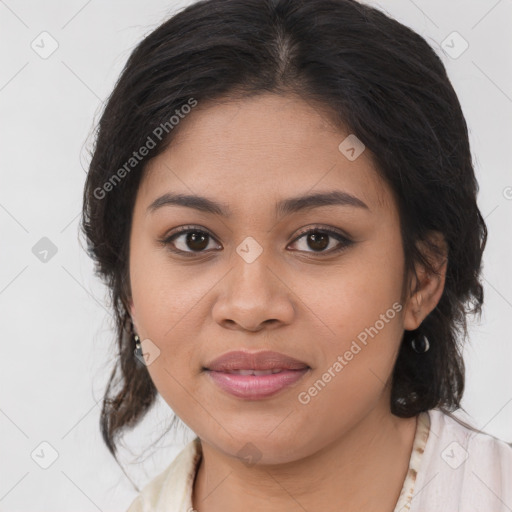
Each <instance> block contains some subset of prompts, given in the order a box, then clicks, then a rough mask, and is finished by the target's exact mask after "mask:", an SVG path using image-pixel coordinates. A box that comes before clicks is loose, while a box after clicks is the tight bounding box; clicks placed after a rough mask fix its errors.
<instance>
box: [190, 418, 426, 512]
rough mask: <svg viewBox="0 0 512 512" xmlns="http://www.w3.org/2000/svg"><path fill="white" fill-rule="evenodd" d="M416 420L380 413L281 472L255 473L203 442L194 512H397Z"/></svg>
mask: <svg viewBox="0 0 512 512" xmlns="http://www.w3.org/2000/svg"><path fill="white" fill-rule="evenodd" d="M416 421H417V417H413V418H398V417H396V416H394V415H392V414H391V412H390V411H385V410H380V409H374V410H373V411H372V412H371V413H370V414H368V415H367V416H366V417H365V418H364V419H363V420H362V421H361V422H359V423H358V424H357V425H355V426H354V427H353V428H352V429H351V430H350V431H349V432H346V433H344V434H343V436H341V437H340V438H337V439H336V440H335V441H334V442H332V443H330V444H328V445H326V446H324V447H323V448H322V449H321V450H320V451H318V452H316V453H314V454H312V455H310V456H309V457H306V458H304V459H300V460H295V461H292V462H288V463H286V464H278V465H277V464H275V465H259V464H256V465H254V466H250V467H247V466H245V465H244V464H241V463H240V460H239V459H237V458H233V457H229V456H227V455H226V454H224V453H222V452H220V451H219V450H217V449H215V447H213V446H211V445H209V444H206V443H204V442H203V443H202V448H203V457H202V460H201V463H200V465H199V468H198V471H197V475H196V479H195V482H194V489H193V496H192V504H193V508H194V510H197V511H200V512H220V511H222V512H234V511H235V510H236V511H239V510H241V509H246V510H247V509H248V510H265V511H268V512H284V511H289V510H291V509H294V508H296V509H297V510H301V509H302V510H322V511H324V512H330V511H333V512H334V511H339V510H343V511H345V512H350V511H356V510H357V511H361V510H379V511H389V512H392V511H393V510H394V508H395V505H396V502H397V500H398V498H399V496H400V491H401V489H402V486H403V482H404V479H405V476H406V474H407V470H408V467H409V460H410V456H411V451H412V445H413V441H414V435H415V432H416Z"/></svg>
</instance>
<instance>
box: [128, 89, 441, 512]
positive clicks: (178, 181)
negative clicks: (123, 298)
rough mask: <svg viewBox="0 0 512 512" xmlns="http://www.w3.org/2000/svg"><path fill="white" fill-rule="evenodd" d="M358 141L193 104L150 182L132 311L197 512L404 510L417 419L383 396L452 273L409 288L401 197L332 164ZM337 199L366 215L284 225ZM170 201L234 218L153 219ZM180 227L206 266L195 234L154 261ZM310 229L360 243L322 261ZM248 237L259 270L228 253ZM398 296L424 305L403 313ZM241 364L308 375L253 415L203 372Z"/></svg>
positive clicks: (230, 106)
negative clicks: (344, 144) (194, 443)
mask: <svg viewBox="0 0 512 512" xmlns="http://www.w3.org/2000/svg"><path fill="white" fill-rule="evenodd" d="M348 134H349V131H347V130H342V129H340V127H338V126H335V125H334V124H332V123H331V122H330V121H329V116H328V115H327V114H326V113H325V112H324V111H322V109H321V108H319V107H318V106H317V105H313V104H312V103H309V102H306V101H304V100H302V99H300V98H298V97H295V96H292V95H286V96H285V95H281V96H280V95H275V94H270V93H265V94H263V95H260V96H257V97H253V98H249V99H243V100H236V101H235V100H231V101H229V100H227V101H223V102H219V101H218V102H215V103H208V104H204V105H201V104H200V105H199V106H198V107H196V109H194V110H193V112H192V113H191V114H189V115H188V116H187V117H186V118H185V119H184V120H182V121H181V123H180V126H179V131H178V132H177V134H176V135H177V136H176V138H175V139H174V140H173V142H172V144H171V145H170V146H169V147H168V148H167V150H166V151H165V152H163V153H161V154H160V155H159V156H158V157H156V158H154V159H153V160H151V161H150V162H149V164H148V165H147V168H146V174H145V176H144V178H143V180H142V182H141V185H140V188H139V191H138V194H137V198H136V203H135V207H134V212H133V223H132V231H131V236H130V283H131V302H130V307H131V313H132V319H133V322H134V325H135V328H136V331H137V333H138V334H139V336H140V338H141V340H146V339H149V340H151V342H152V343H154V345H156V346H157V347H158V349H159V350H160V354H159V356H158V357H157V358H156V359H155V360H154V361H153V362H152V363H151V364H150V365H149V366H148V371H149V373H150V375H151V378H152V379H153V381H154V383H155V385H156V387H157V389H158V391H159V392H160V394H161V395H162V397H163V398H164V399H165V400H166V402H167V403H168V404H169V406H170V407H171V408H172V410H173V411H174V412H175V413H176V414H177V415H178V416H179V417H180V418H181V419H182V420H183V421H184V422H185V423H186V424H187V425H188V426H189V427H190V428H191V429H192V430H193V431H194V432H195V433H196V434H197V435H198V436H199V438H200V439H201V443H202V448H203V458H202V460H201V463H200V466H199V469H198V473H197V476H196V479H195V483H194V492H193V506H194V508H195V509H196V510H198V511H200V512H211V511H224V512H231V511H235V510H240V509H244V510H267V511H271V512H277V511H292V510H297V511H299V510H304V509H305V510H308V511H313V510H324V511H335V510H336V511H338V510H340V509H341V508H342V509H343V510H344V511H356V510H358V511H360V510H379V511H392V510H393V509H394V507H395V504H396V501H397V499H398V497H399V494H400V490H401V488H402V484H403V481H404V478H405V476H406V472H407V469H408V464H409V458H410V454H411V450H412V443H413V438H414V434H415V429H416V421H417V418H416V417H414V418H407V419H403V418H398V417H396V416H394V415H392V414H391V412H390V406H389V401H390V378H391V374H392V370H393V366H394V362H395V360H396V356H397V353H398V349H399V345H400V341H401V338H402V335H403V332H404V330H405V329H415V328H417V327H418V326H419V325H420V324H421V322H422V320H423V319H424V318H425V317H426V316H427V314H428V313H429V312H430V311H432V309H433V308H434V307H435V305H436V304H437V302H438V301H439V299H440V297H441V294H442V291H443V287H444V276H445V270H446V266H445V263H446V262H445V263H444V265H443V264H442V262H440V264H439V271H440V273H439V275H429V274H428V273H427V272H425V271H424V269H422V268H421V267H417V268H416V271H417V277H418V279H417V280H416V278H414V277H412V276H409V277H410V282H409V281H408V282H407V283H404V280H403V279H404V256H403V249H402V240H401V235H400V225H399V216H398V210H397V207H396V204H395V201H394V198H393V195H392V193H391V190H390V189H389V188H388V186H387V185H386V184H385V183H384V182H383V181H382V179H381V178H380V177H379V175H378V173H377V172H376V169H375V167H374V164H373V160H372V156H371V153H370V151H369V150H368V149H366V150H365V151H364V152H363V153H362V154H361V155H360V156H359V157H358V158H357V159H356V160H354V161H350V160H349V159H347V158H346V157H345V155H344V154H342V153H341V152H340V150H339V149H338V146H339V144H340V143H341V141H343V140H344V139H345V137H346V136H347V135H348ZM332 190H342V191H345V192H348V193H350V194H352V195H354V196H356V197H357V198H359V199H360V200H361V201H363V202H364V203H365V204H366V205H367V206H368V209H364V208H357V207H354V206H346V205H345V206H338V205H335V206H332V205H331V206H323V207H320V208H314V209H311V210H304V211H301V212H297V213H293V214H291V215H288V216H285V217H282V218H277V217H276V216H275V214H274V205H275V203H276V202H277V201H279V200H281V199H284V198H288V197H294V196H298V195H301V194H306V193H312V192H319V191H327V192H328V191H332ZM165 192H175V193H184V194H199V195H204V196H207V197H208V198H210V199H212V200H215V201H218V202H222V203H224V204H225V205H226V206H228V207H229V208H230V209H231V211H232V215H231V217H229V218H228V217H226V218H224V217H221V216H220V215H214V214H211V213H205V212H200V211H198V210H195V209H192V208H188V207H184V206H176V205H173V206H163V207H161V208H159V209H157V210H155V211H154V212H152V213H148V212H147V208H148V206H149V205H150V204H151V203H152V202H153V201H154V200H155V199H156V198H157V197H159V196H161V195H162V194H164V193H165ZM188 225H192V226H197V229H198V228H201V230H202V231H206V232H208V233H209V234H211V236H212V238H209V239H208V240H207V242H206V243H205V244H204V246H203V247H205V249H204V250H203V253H197V252H196V253H194V252H193V248H194V246H193V245H192V246H190V244H189V245H187V244H186V240H187V239H186V234H185V235H181V236H180V237H178V239H175V240H174V246H172V244H171V243H170V245H169V246H167V247H166V246H164V245H162V244H161V243H159V239H162V238H165V237H166V236H167V235H170V234H172V232H173V230H174V229H175V228H177V227H180V226H188ZM313 227H317V228H318V229H321V228H331V229H334V230H339V231H341V232H343V233H344V234H345V235H346V236H348V237H349V238H350V240H352V241H353V243H352V244H351V245H348V246H346V247H345V248H344V249H343V250H342V251H340V252H337V253H336V252H332V251H333V250H334V249H335V248H336V247H340V242H338V241H337V240H336V238H334V237H332V236H330V237H329V238H328V239H327V240H328V242H329V246H328V247H327V248H325V249H323V250H320V251H318V250H315V247H317V246H315V245H314V244H312V243H311V242H309V243H308V235H305V236H302V238H301V239H299V240H296V238H297V237H298V236H299V234H300V230H301V228H307V229H309V228H313ZM197 229H196V231H197ZM249 236H250V237H252V238H254V239H255V240H256V241H257V242H258V244H259V245H260V246H261V248H262V249H263V252H262V253H261V254H260V255H259V256H258V258H257V259H256V260H255V261H253V262H252V263H247V262H246V261H245V260H244V259H243V258H242V257H241V256H240V255H239V254H238V253H237V252H236V248H237V247H238V246H239V245H240V244H241V243H242V242H243V241H244V240H245V238H246V237H249ZM435 236H437V235H436V234H433V237H435ZM169 247H174V248H179V249H181V250H183V251H188V252H189V253H190V254H193V256H192V257H189V258H187V257H186V256H180V255H177V254H174V253H172V252H171V251H170V249H169ZM404 284H406V287H409V288H410V289H411V290H412V289H413V288H414V287H415V286H416V285H417V289H416V291H415V293H411V294H410V296H408V299H407V300H405V301H402V300H401V299H402V291H403V289H404V288H403V287H404ZM395 303H398V304H401V305H402V309H401V311H400V312H399V313H397V314H396V315H395V316H394V318H393V319H392V320H389V321H388V322H387V323H386V324H385V327H384V328H382V329H380V330H379V332H378V334H377V335H375V336H374V337H373V338H369V339H368V343H367V345H366V346H364V347H363V348H362V350H361V351H360V352H358V353H357V355H355V356H354V357H353V359H352V360H351V361H349V362H348V363H347V364H346V366H344V368H343V370H342V371H341V372H339V373H337V374H336V376H335V377H334V378H332V379H331V380H330V382H329V383H328V384H327V385H326V386H325V387H324V388H323V389H322V390H321V391H320V392H319V393H318V394H317V395H316V396H314V397H313V398H311V400H310V402H309V403H307V404H303V403H301V402H300V401H299V400H298V398H297V397H298V394H299V393H300V392H301V391H307V390H308V388H310V387H311V386H312V385H313V383H315V381H317V380H318V379H319V378H321V377H322V374H324V373H325V372H326V371H327V370H328V368H329V367H332V365H333V363H334V362H335V361H336V360H337V357H338V356H339V355H343V354H344V353H345V352H346V351H347V350H348V349H349V348H350V346H351V343H352V341H353V340H355V339H356V338H357V336H358V334H360V333H361V332H363V331H364V330H365V328H368V327H370V326H374V325H375V323H376V321H377V320H379V318H381V317H380V315H382V314H385V313H386V311H388V310H389V309H390V308H392V305H393V304H395ZM146 343H147V342H146ZM237 349H247V350H263V349H268V350H275V351H278V352H281V353H284V354H286V355H290V356H292V357H295V358H296V359H299V360H301V361H304V362H306V363H307V364H308V365H309V366H310V367H311V370H310V371H309V372H308V374H306V375H305V376H304V377H303V378H302V379H301V380H300V381H299V382H298V383H297V384H296V385H294V386H292V387H289V388H286V389H285V390H282V391H280V392H279V393H278V394H277V395H274V396H273V397H270V398H266V399H264V400H257V401H254V400H243V399H240V398H236V397H233V396H231V395H228V394H226V393H225V392H223V391H221V390H220V389H219V388H218V387H217V386H216V385H215V384H214V383H212V382H211V380H210V379H209V377H208V375H206V374H205V373H204V372H202V367H203V366H204V365H205V364H206V363H207V362H208V361H211V360H212V359H214V358H215V357H217V356H219V355H221V354H224V353H226V352H228V351H231V350H237ZM248 442H250V443H252V444H253V445H254V446H255V447H256V449H257V452H258V455H259V456H260V457H261V458H260V459H259V460H258V461H257V462H256V463H255V464H252V465H251V464H245V463H244V462H243V461H242V460H241V458H240V456H238V455H237V453H238V452H239V450H240V449H241V448H242V447H244V445H246V443H248ZM340 507H341V508H340Z"/></svg>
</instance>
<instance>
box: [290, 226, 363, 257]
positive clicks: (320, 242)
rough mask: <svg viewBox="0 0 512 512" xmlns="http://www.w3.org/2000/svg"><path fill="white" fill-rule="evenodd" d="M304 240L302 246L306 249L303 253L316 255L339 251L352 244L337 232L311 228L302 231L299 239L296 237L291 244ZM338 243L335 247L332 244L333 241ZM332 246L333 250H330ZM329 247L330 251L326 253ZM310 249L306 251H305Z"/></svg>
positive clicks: (334, 244)
mask: <svg viewBox="0 0 512 512" xmlns="http://www.w3.org/2000/svg"><path fill="white" fill-rule="evenodd" d="M301 239H304V242H305V243H304V244H303V245H305V246H306V247H305V248H304V249H300V250H304V252H313V253H315V252H318V253H323V252H327V253H331V252H338V251H341V250H343V249H345V248H347V247H348V246H350V245H351V244H352V243H353V242H352V240H349V239H348V238H347V237H346V236H344V235H342V234H341V233H338V232H337V231H333V230H331V229H321V228H313V229H309V230H307V231H303V232H302V233H301V234H300V236H299V237H297V238H296V239H295V240H294V242H293V243H297V242H298V241H299V240H301ZM332 239H334V240H336V241H337V242H338V246H337V247H336V243H332V242H333V240H332ZM332 246H334V249H333V248H332ZM329 247H330V250H328V251H326V249H327V248H329ZM308 248H309V249H311V251H308V250H307V249H308Z"/></svg>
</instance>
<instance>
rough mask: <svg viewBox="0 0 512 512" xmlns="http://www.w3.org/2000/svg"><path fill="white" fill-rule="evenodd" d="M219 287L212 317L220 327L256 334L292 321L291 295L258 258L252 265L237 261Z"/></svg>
mask: <svg viewBox="0 0 512 512" xmlns="http://www.w3.org/2000/svg"><path fill="white" fill-rule="evenodd" d="M219 286H220V287H221V291H220V293H219V296H218V297H217V300H216V302H215V304H214V306H213V309H212V315H213V318H214V320H215V321H216V322H217V323H218V324H219V325H221V326H222V327H225V328H227V329H234V330H236V329H240V330H245V331H251V332H259V331H261V330H262V329H265V328H272V329H275V328H278V327H279V326H282V325H287V324H290V323H291V322H292V321H293V317H294V314H295V308H294V304H293V297H292V296H293V292H292V291H291V290H290V288H289V285H288V286H287V285H286V283H285V282H284V281H283V279H282V277H281V276H279V275H278V271H277V270H276V269H273V268H271V266H269V265H268V262H267V261H266V260H265V259H264V258H262V257H261V256H260V258H258V259H257V260H256V261H253V262H252V263H247V262H246V261H244V260H243V259H242V258H239V259H238V261H235V263H234V266H233V268H232V269H231V271H230V272H229V273H228V274H227V275H226V276H225V278H224V279H223V280H222V281H221V283H219Z"/></svg>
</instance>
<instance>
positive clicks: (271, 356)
mask: <svg viewBox="0 0 512 512" xmlns="http://www.w3.org/2000/svg"><path fill="white" fill-rule="evenodd" d="M305 368H309V366H308V365H307V364H306V363H304V362H302V361H299V360H297V359H294V358H293V357H289V356H286V355H284V354H280V353H279V352H272V351H268V350H266V351H262V352H246V351H242V350H238V351H233V352H227V353H226V354H223V355H221V356H220V357H218V358H216V359H214V360H213V361H211V362H209V363H208V364H207V365H205V369H206V370H211V371H216V372H223V371H229V370H275V369H282V370H303V369H305Z"/></svg>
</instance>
